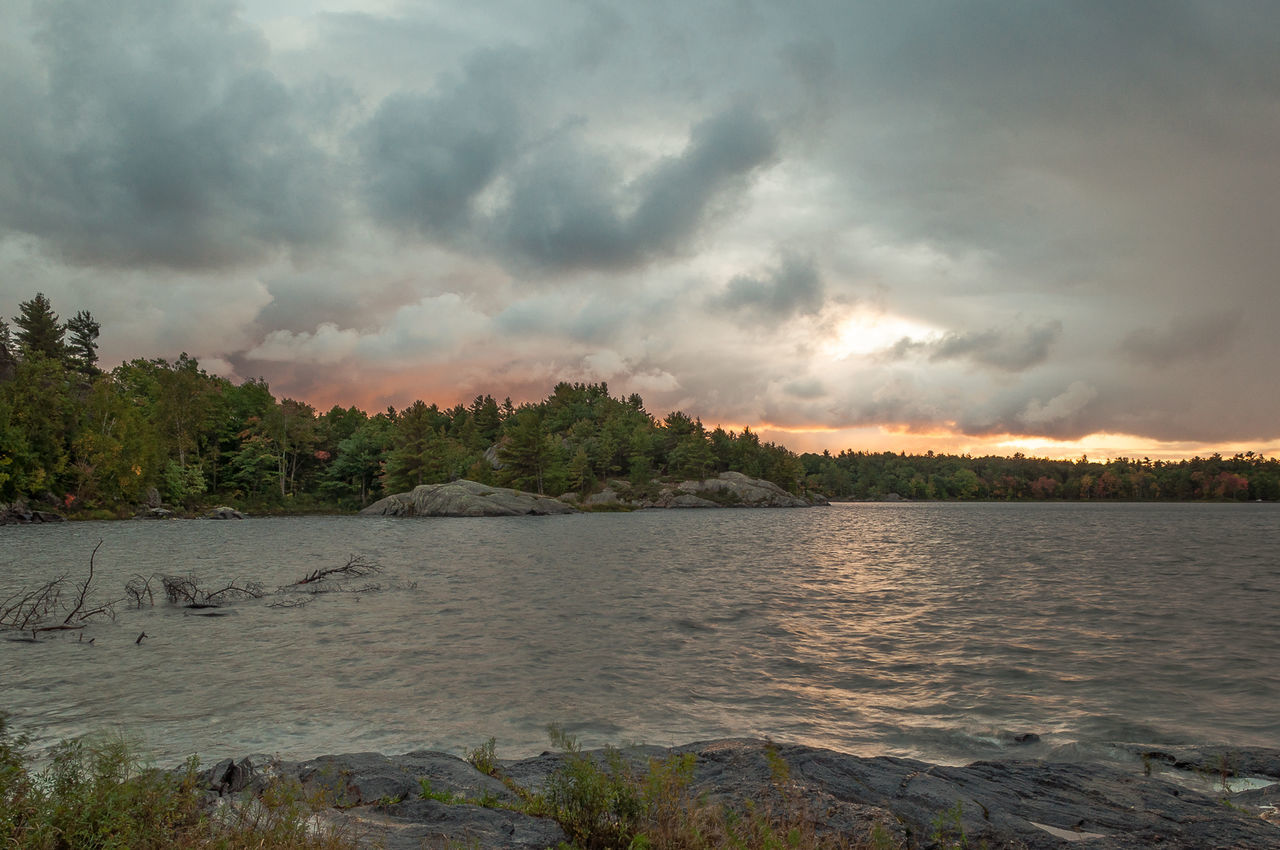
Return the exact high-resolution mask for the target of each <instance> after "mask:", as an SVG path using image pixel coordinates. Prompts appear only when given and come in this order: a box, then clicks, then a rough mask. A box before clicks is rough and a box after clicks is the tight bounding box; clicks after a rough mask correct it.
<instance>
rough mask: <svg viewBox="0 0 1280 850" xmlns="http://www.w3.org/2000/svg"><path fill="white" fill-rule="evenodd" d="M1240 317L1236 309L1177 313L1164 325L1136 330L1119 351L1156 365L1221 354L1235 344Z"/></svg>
mask: <svg viewBox="0 0 1280 850" xmlns="http://www.w3.org/2000/svg"><path fill="white" fill-rule="evenodd" d="M1241 320H1242V317H1241V316H1240V314H1238V313H1234V312H1230V313H1209V314H1207V315H1199V316H1179V317H1175V318H1174V319H1172V320H1170V321H1169V323H1168V324H1167V325H1166V326H1165V327H1162V328H1140V329H1138V330H1136V331H1133V332H1132V333H1130V334H1129V335H1128V336H1126V337H1125V338H1124V340H1123V341H1122V342H1121V343H1120V352H1121V353H1122V354H1125V355H1127V356H1129V357H1131V358H1132V359H1133V360H1134V361H1135V362H1136V363H1139V364H1141V365H1143V366H1149V367H1151V368H1156V369H1159V368H1165V367H1168V366H1170V365H1173V364H1177V363H1179V362H1182V361H1186V360H1203V359H1206V358H1217V357H1222V356H1224V355H1226V354H1227V353H1229V352H1230V351H1231V349H1233V348H1234V347H1235V345H1236V342H1237V338H1236V334H1237V332H1238V331H1239V329H1240V327H1241Z"/></svg>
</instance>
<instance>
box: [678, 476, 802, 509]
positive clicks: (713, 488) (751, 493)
mask: <svg viewBox="0 0 1280 850" xmlns="http://www.w3.org/2000/svg"><path fill="white" fill-rule="evenodd" d="M676 486H677V488H678V489H680V490H683V491H685V492H686V493H694V494H698V493H707V494H711V493H714V494H716V496H717V497H718V498H719V499H721V500H723V501H725V502H728V503H731V504H735V505H741V506H742V507H749V508H806V507H809V502H807V501H806V500H804V499H801V498H800V497H799V496H793V495H791V494H790V493H788V492H787V491H786V490H783V489H782V488H781V487H779V486H778V485H777V484H774V483H773V482H772V481H765V480H764V479H762V478H750V477H748V476H746V475H743V474H742V473H741V472H722V473H720V475H719V476H717V477H715V478H707V479H704V480H702V481H682V482H681V483H680V484H678V485H676Z"/></svg>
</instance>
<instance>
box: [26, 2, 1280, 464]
mask: <svg viewBox="0 0 1280 850" xmlns="http://www.w3.org/2000/svg"><path fill="white" fill-rule="evenodd" d="M1278 33H1280V4H1277V3H1275V2H1269V0H1263V2H1253V3H1250V2H1209V1H1208V0H1206V2H1200V3H1181V2H1173V0H1167V1H1166V0H1162V1H1161V2H1137V1H1136V0H1134V2H1123V3H1116V2H1111V0H1095V1H1094V2H1087V1H1086V2H1072V3H1048V2H1045V3H1040V2H1019V3H1010V2H963V3H949V2H920V3H883V2H875V3H870V2H867V3H852V2H838V0H833V2H792V3H786V4H783V3H776V2H763V1H762V2H749V0H741V2H695V3H690V2H634V0H633V2H616V3H614V2H592V0H565V2H542V1H541V0H540V2H528V0H508V1H507V2H466V3H462V2H425V0H424V1H423V2H412V1H411V0H404V1H403V2H399V0H245V2H241V3H231V2H223V0H70V1H69V2H64V0H38V2H28V0H0V315H2V316H4V317H6V318H11V317H12V316H14V315H15V314H16V313H17V312H18V303H19V302H20V301H23V300H26V299H29V298H30V297H31V296H32V295H34V294H35V293H36V292H37V291H42V292H44V293H45V294H46V295H48V296H49V298H50V299H51V301H52V302H53V305H54V308H55V309H56V310H57V311H58V312H59V313H60V314H61V315H62V317H63V318H68V317H70V316H72V315H74V313H75V312H76V311H77V310H79V309H87V310H89V311H90V312H92V313H93V315H94V316H95V318H97V319H98V321H99V322H101V324H102V338H101V357H102V363H103V365H104V366H107V367H110V366H112V365H116V364H118V363H119V362H121V361H123V360H127V359H131V358H134V357H165V358H174V357H176V356H177V355H178V354H179V353H180V352H182V351H186V352H189V353H190V354H192V355H193V356H196V357H197V358H199V360H200V362H201V364H202V365H203V366H204V367H205V368H206V369H207V370H209V371H210V372H214V373H217V374H221V375H225V376H228V377H231V378H236V379H238V378H248V377H258V376H261V377H264V378H266V379H267V381H268V382H269V383H270V385H271V388H272V390H273V391H274V392H275V393H276V395H277V396H292V397H295V398H299V399H303V400H306V401H309V402H311V403H312V404H314V405H316V406H317V407H318V408H321V409H324V408H327V407H328V406H330V405H332V404H334V403H340V404H343V405H351V404H356V405H359V406H361V407H363V408H365V409H368V410H377V409H382V408H384V407H385V406H386V405H388V404H391V405H395V406H397V407H401V406H404V405H406V404H408V403H409V402H411V401H413V400H414V399H416V398H422V399H424V400H426V401H428V402H431V401H434V402H438V403H440V404H442V405H450V404H453V403H455V402H458V401H464V402H468V401H470V399H471V398H472V397H474V396H475V395H476V394H477V393H484V392H488V393H492V394H494V395H496V396H498V397H499V398H501V397H502V396H506V395H510V396H511V397H512V398H513V399H514V400H515V401H522V400H536V399H539V398H542V397H544V396H546V395H547V394H548V393H549V392H550V390H551V387H552V386H553V385H554V384H555V383H556V382H557V381H560V380H569V381H607V382H608V384H609V387H610V390H611V391H612V393H613V394H614V395H619V394H629V393H632V392H638V393H640V394H641V395H642V396H643V397H644V399H645V401H646V406H647V408H648V410H649V411H650V412H651V413H653V414H655V415H657V416H659V417H661V416H664V415H665V414H666V413H667V412H669V411H671V410H674V409H683V410H685V411H686V412H688V413H689V414H690V415H696V416H700V417H701V418H702V419H703V421H704V422H706V423H707V424H708V425H714V424H723V425H725V426H726V427H741V426H742V425H750V426H751V427H752V428H753V429H759V430H760V431H761V432H762V433H763V435H764V436H766V438H769V439H774V440H777V441H780V442H782V443H784V444H785V445H787V446H789V447H790V448H793V449H796V450H813V449H822V448H830V449H832V450H833V451H836V450H839V449H842V448H854V449H874V450H883V449H892V450H905V451H909V452H917V451H918V452H923V451H925V450H927V449H933V450H935V451H969V452H973V453H974V454H983V453H988V452H990V453H998V454H1011V453H1013V452H1015V451H1021V452H1024V453H1027V454H1035V455H1048V456H1076V455H1079V454H1081V453H1086V452H1087V453H1088V454H1089V455H1090V456H1091V457H1104V456H1117V455H1122V454H1123V455H1133V456H1142V455H1149V456H1151V457H1173V456H1189V455H1191V454H1196V453H1205V452H1211V451H1214V450H1222V451H1224V452H1228V453H1230V452H1234V451H1237V450H1240V451H1243V450H1253V451H1260V452H1264V453H1266V454H1269V455H1270V454H1275V453H1277V452H1280V391H1278V390H1277V383H1276V379H1275V377H1274V369H1275V366H1276V364H1277V363H1280V332H1278V331H1277V328H1280V232H1278V231H1280V60H1277V52H1276V37H1277V34H1278Z"/></svg>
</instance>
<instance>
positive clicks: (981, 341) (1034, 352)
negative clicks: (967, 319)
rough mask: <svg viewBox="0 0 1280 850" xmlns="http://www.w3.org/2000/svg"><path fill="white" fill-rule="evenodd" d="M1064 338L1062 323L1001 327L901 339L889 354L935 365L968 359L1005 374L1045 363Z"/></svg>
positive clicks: (897, 357)
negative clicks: (918, 358)
mask: <svg viewBox="0 0 1280 850" xmlns="http://www.w3.org/2000/svg"><path fill="white" fill-rule="evenodd" d="M1061 335H1062V323H1061V322H1059V321H1050V322H1045V323H1044V324H1040V325H1034V326H1032V327H1028V328H1021V329H1018V330H1014V331H1010V330H1005V329H999V328H987V329H985V330H980V331H963V332H956V331H952V332H950V333H947V334H944V335H943V336H942V337H940V338H938V339H936V340H914V339H909V338H904V339H901V340H899V341H898V342H896V343H894V345H893V347H892V348H890V349H889V352H888V355H889V356H890V357H891V358H893V359H903V358H906V357H909V356H913V355H921V354H922V355H924V356H925V357H926V358H927V359H928V360H929V361H930V362H932V363H941V362H945V361H948V360H969V361H972V362H974V363H978V364H980V365H983V366H990V367H991V368H994V369H1000V370H1003V371H1006V372H1022V371H1025V370H1027V369H1030V368H1032V367H1034V366H1038V365H1040V364H1041V363H1044V362H1045V361H1046V360H1047V359H1048V358H1049V349H1050V347H1051V346H1052V345H1053V343H1054V341H1055V340H1056V339H1058V337H1060V336H1061Z"/></svg>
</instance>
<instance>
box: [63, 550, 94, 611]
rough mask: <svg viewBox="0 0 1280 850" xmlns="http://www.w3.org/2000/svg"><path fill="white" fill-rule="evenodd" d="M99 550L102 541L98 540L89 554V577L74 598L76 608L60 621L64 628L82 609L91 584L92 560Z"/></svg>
mask: <svg viewBox="0 0 1280 850" xmlns="http://www.w3.org/2000/svg"><path fill="white" fill-rule="evenodd" d="M101 548H102V541H101V540H99V541H98V545H97V546H94V547H93V551H92V552H90V553H89V577H88V578H86V579H85V580H84V582H83V583H82V584H81V585H80V594H79V595H78V596H77V597H76V607H74V608H72V609H71V611H70V613H68V614H67V618H66V619H65V620H63V621H62V624H63V625H64V626H65V625H67V624H68V623H70V622H71V621H72V620H74V619H75V618H76V615H77V614H79V613H80V609H81V608H83V607H84V598H85V596H86V595H88V593H89V585H91V584H93V559H94V558H96V557H97V556H98V550H99V549H101ZM86 616H90V615H86ZM80 619H82V620H83V619H84V617H81V618H80Z"/></svg>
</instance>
